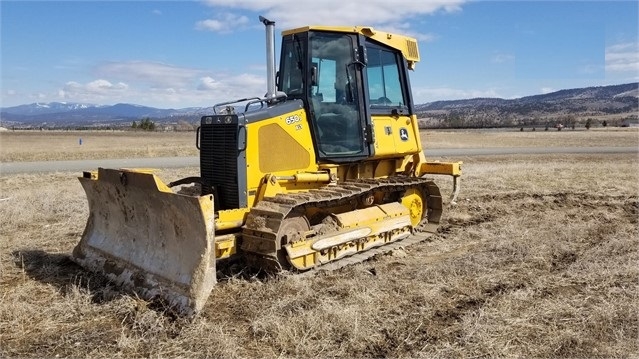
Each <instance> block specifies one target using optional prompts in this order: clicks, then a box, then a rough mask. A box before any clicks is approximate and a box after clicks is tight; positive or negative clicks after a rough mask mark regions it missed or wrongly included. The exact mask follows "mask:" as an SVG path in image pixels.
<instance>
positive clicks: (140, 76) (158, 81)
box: [96, 61, 203, 88]
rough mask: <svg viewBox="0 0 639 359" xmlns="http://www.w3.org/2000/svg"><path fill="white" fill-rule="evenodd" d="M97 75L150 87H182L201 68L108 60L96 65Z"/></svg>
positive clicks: (199, 71) (197, 73)
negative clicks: (140, 83) (141, 83)
mask: <svg viewBox="0 0 639 359" xmlns="http://www.w3.org/2000/svg"><path fill="white" fill-rule="evenodd" d="M96 72H97V74H98V75H99V76H102V77H109V78H116V79H121V80H123V81H126V82H143V83H145V84H148V85H150V86H152V87H160V88H165V87H176V86H177V87H183V86H187V85H189V84H190V83H193V81H195V80H196V79H197V77H198V76H199V75H200V74H202V72H203V71H202V70H199V69H191V68H185V67H179V66H173V65H169V64H163V63H159V62H150V61H128V62H109V63H106V64H102V65H100V66H98V68H97V69H96Z"/></svg>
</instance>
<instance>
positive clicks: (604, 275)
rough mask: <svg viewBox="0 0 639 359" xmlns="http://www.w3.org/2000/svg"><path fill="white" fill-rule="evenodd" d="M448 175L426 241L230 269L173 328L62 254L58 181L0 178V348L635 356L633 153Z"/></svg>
mask: <svg viewBox="0 0 639 359" xmlns="http://www.w3.org/2000/svg"><path fill="white" fill-rule="evenodd" d="M464 172H465V173H464V179H463V182H462V185H463V187H462V194H461V195H460V199H459V201H458V202H459V203H458V205H457V206H454V207H452V206H449V205H447V208H446V215H445V217H446V219H445V221H444V224H443V225H442V228H441V230H440V233H439V234H438V235H437V236H435V237H433V238H432V240H430V241H428V242H424V243H421V244H418V245H414V246H411V247H408V248H405V249H404V250H398V251H395V252H394V253H392V254H389V255H384V256H378V257H376V258H374V259H372V260H369V261H367V262H365V263H361V264H358V265H354V266H351V267H348V268H344V269H342V270H339V271H335V272H331V273H327V274H321V275H315V276H297V275H294V274H289V275H283V276H280V277H278V278H261V277H256V276H253V275H252V274H251V273H245V272H240V273H238V272H237V271H235V272H233V273H235V274H234V275H232V276H230V277H229V276H222V277H221V279H222V280H221V282H220V283H219V284H218V286H217V287H216V288H215V289H214V291H213V293H212V295H211V297H210V299H209V302H208V303H207V305H206V307H205V309H204V311H203V312H202V313H201V314H200V315H199V316H198V317H196V318H195V319H194V320H193V321H190V322H187V321H185V320H182V319H175V318H174V317H172V316H171V315H169V314H168V313H164V312H163V311H162V309H161V308H160V307H158V306H157V305H156V304H155V303H149V302H146V301H143V300H140V299H138V298H135V297H134V296H130V295H128V294H125V293H122V292H120V291H118V290H117V288H114V287H113V285H112V284H111V283H109V282H108V281H106V280H104V279H103V278H101V277H100V276H97V275H93V274H90V273H87V272H85V271H84V270H83V269H82V268H80V267H78V266H76V265H75V264H73V263H72V262H71V261H70V260H69V258H68V255H69V254H70V252H71V250H72V248H73V246H74V245H75V244H76V243H77V242H78V240H79V237H80V235H81V233H82V230H83V228H84V224H85V221H86V216H87V214H88V210H87V205H86V203H85V199H84V194H83V192H82V189H81V186H80V185H79V183H78V182H77V180H75V178H74V176H75V175H76V174H75V173H55V174H43V175H6V176H2V177H0V189H1V192H0V199H4V198H9V199H8V200H4V201H0V210H1V213H2V216H0V238H1V241H0V253H1V257H0V275H1V281H0V293H1V294H0V298H1V300H0V356H2V357H95V358H99V357H109V358H113V357H116V358H117V357H121V358H124V357H126V358H130V357H224V358H235V357H320V358H324V357H553V358H554V357H561V358H568V357H570V358H611V357H619V358H628V357H637V356H638V353H639V345H638V342H637V337H638V335H639V330H638V324H639V321H638V317H637V314H636V313H638V312H639V302H638V294H639V290H638V289H639V288H638V285H639V268H638V267H637V261H638V259H639V254H638V248H639V247H638V244H639V238H638V235H639V233H638V216H639V161H637V157H636V155H632V154H614V155H613V154H610V155H571V156H570V157H569V158H568V157H567V155H556V156H554V155H551V156H541V155H539V156H537V155H535V156H533V155H528V156H495V157H485V158H482V157H474V158H470V159H467V160H466V163H465V167H464ZM193 173H197V168H187V169H174V170H165V171H161V172H160V175H161V177H163V178H164V179H166V180H172V179H176V178H179V177H181V176H186V175H191V174H193ZM438 183H439V184H440V185H441V187H442V190H443V191H445V192H447V191H450V187H451V186H450V183H449V182H447V181H445V180H444V178H442V179H441V180H438Z"/></svg>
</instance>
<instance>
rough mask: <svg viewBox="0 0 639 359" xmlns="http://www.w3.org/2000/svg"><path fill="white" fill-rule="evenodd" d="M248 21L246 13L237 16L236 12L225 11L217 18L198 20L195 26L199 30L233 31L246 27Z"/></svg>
mask: <svg viewBox="0 0 639 359" xmlns="http://www.w3.org/2000/svg"><path fill="white" fill-rule="evenodd" d="M248 23H249V19H248V17H246V16H244V15H242V16H237V15H235V14H232V13H228V12H225V13H221V14H218V15H217V17H216V19H207V20H202V21H198V22H197V23H196V24H195V28H196V29H198V30H206V31H213V32H220V33H231V32H233V31H234V30H239V29H244V28H246V25H247V24H248Z"/></svg>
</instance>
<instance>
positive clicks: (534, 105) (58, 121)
mask: <svg viewBox="0 0 639 359" xmlns="http://www.w3.org/2000/svg"><path fill="white" fill-rule="evenodd" d="M416 110H417V114H418V118H420V125H421V126H423V127H503V126H520V125H521V126H524V125H535V126H536V125H543V124H548V123H550V122H555V121H564V122H566V121H568V122H570V121H573V123H574V122H584V121H586V119H588V118H592V119H602V118H609V119H611V120H615V119H616V120H619V121H622V120H623V119H626V118H628V117H633V116H634V118H636V117H637V114H638V113H639V83H637V82H635V83H629V84H623V85H611V86H598V87H586V88H579V89H567V90H560V91H556V92H552V93H547V94H543V95H534V96H526V97H521V98H516V99H502V98H474V99H467V100H451V101H436V102H431V103H425V104H419V105H416ZM211 113H213V108H212V107H189V108H182V109H159V108H154V107H147V106H140V105H135V104H123V103H120V104H116V105H92V104H79V103H66V102H50V103H32V104H27V105H20V106H14V107H5V108H1V109H0V126H2V127H36V126H37V127H49V128H50V127H79V126H82V127H106V126H112V127H119V126H130V124H131V123H132V122H133V121H138V120H140V119H142V118H147V117H148V118H150V119H151V120H153V121H155V122H158V123H167V124H170V123H177V122H180V121H182V122H187V123H195V122H197V121H198V120H199V118H200V117H201V116H203V115H206V114H211Z"/></svg>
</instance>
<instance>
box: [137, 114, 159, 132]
mask: <svg viewBox="0 0 639 359" xmlns="http://www.w3.org/2000/svg"><path fill="white" fill-rule="evenodd" d="M155 127H156V126H155V122H153V121H151V119H150V118H148V117H145V118H143V119H141V120H140V123H139V124H138V123H137V122H135V121H133V123H132V124H131V128H134V129H140V130H144V131H155Z"/></svg>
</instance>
